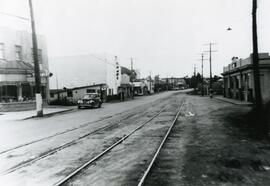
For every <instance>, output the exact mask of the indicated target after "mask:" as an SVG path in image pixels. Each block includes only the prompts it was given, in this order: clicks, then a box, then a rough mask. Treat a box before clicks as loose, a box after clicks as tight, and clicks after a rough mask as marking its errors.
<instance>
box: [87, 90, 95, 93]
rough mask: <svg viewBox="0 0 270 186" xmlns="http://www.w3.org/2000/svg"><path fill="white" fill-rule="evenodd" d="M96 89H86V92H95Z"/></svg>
mask: <svg viewBox="0 0 270 186" xmlns="http://www.w3.org/2000/svg"><path fill="white" fill-rule="evenodd" d="M95 92H96V91H95V90H94V89H86V93H95Z"/></svg>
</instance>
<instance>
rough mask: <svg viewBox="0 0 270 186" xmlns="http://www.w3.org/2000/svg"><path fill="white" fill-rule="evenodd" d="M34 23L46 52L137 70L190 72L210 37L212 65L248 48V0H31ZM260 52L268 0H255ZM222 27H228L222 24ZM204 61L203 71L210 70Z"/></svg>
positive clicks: (17, 10)
mask: <svg viewBox="0 0 270 186" xmlns="http://www.w3.org/2000/svg"><path fill="white" fill-rule="evenodd" d="M33 3H34V8H35V16H36V22H37V31H38V33H40V34H44V35H45V36H46V38H47V46H48V55H49V57H53V56H72V55H80V54H95V53H98V54H100V53H106V54H107V55H109V56H113V55H117V56H118V57H119V59H120V62H121V64H123V65H125V66H128V67H129V64H130V62H129V58H130V57H133V58H134V59H135V60H134V67H135V68H139V69H141V72H142V75H148V74H149V73H150V71H151V72H152V75H154V74H160V75H161V76H163V77H166V76H169V77H170V76H185V75H191V74H192V72H193V67H194V65H195V64H196V65H197V68H198V70H199V71H200V70H201V69H200V61H198V59H200V56H199V55H198V53H200V52H202V51H205V50H208V47H207V46H206V45H204V44H206V43H209V42H215V43H217V45H215V46H213V48H214V49H216V50H218V52H216V53H214V54H213V72H214V73H215V74H220V73H221V72H222V67H223V66H224V65H226V64H228V63H229V62H230V59H231V58H232V57H233V56H238V57H241V58H245V57H248V56H249V54H250V53H251V51H252V42H251V41H252V40H251V38H252V35H251V9H252V0H33ZM258 3H259V9H258V24H259V25H258V34H259V50H260V52H270V35H269V33H270V24H269V18H270V11H269V9H270V1H269V0H258ZM0 12H5V13H10V14H15V15H19V16H23V17H29V9H28V0H0ZM0 26H8V27H15V28H16V29H23V30H25V29H27V30H29V29H30V25H29V22H27V21H24V20H19V19H17V18H12V17H8V16H5V15H0ZM228 27H231V28H232V31H226V29H227V28H228ZM208 67H209V62H208V61H206V62H205V74H206V75H208V72H209V68H208Z"/></svg>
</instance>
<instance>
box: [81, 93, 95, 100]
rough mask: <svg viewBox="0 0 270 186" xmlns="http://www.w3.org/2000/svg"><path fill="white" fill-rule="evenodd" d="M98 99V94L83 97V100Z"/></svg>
mask: <svg viewBox="0 0 270 186" xmlns="http://www.w3.org/2000/svg"><path fill="white" fill-rule="evenodd" d="M96 97H97V95H96V94H85V95H84V96H83V99H94V98H96Z"/></svg>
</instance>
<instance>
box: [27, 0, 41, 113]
mask: <svg viewBox="0 0 270 186" xmlns="http://www.w3.org/2000/svg"><path fill="white" fill-rule="evenodd" d="M29 8H30V16H31V28H32V42H33V56H34V69H35V84H36V86H35V87H36V111H37V117H42V116H43V108H42V96H41V80H40V70H39V61H38V45H37V35H36V28H35V19H34V10H33V5H32V0H29Z"/></svg>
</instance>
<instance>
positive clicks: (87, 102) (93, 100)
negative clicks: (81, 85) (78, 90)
mask: <svg viewBox="0 0 270 186" xmlns="http://www.w3.org/2000/svg"><path fill="white" fill-rule="evenodd" d="M77 104H78V109H80V108H82V107H88V108H94V107H97V108H100V107H101V104H102V101H101V99H100V96H99V94H97V93H86V94H85V95H84V96H83V98H82V99H79V100H78V102H77Z"/></svg>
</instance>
